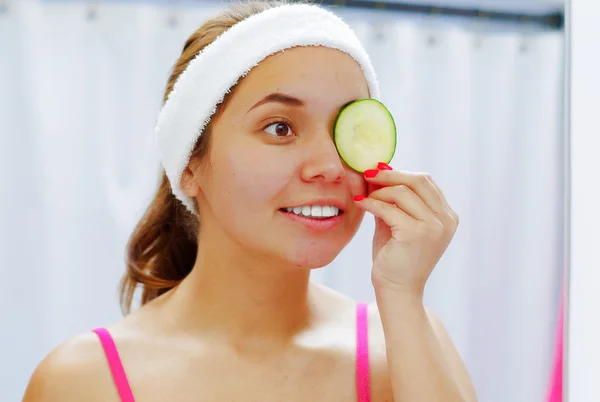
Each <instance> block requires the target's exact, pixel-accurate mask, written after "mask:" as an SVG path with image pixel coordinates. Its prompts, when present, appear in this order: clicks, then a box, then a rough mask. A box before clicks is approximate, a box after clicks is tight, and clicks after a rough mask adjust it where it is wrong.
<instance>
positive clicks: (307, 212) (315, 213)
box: [285, 205, 340, 218]
mask: <svg viewBox="0 0 600 402" xmlns="http://www.w3.org/2000/svg"><path fill="white" fill-rule="evenodd" d="M285 210H286V211H287V212H292V213H294V214H296V215H302V216H310V217H313V218H331V217H333V216H337V215H338V214H339V212H340V210H339V208H337V207H334V206H331V205H325V206H321V205H305V206H302V207H294V208H286V209H285Z"/></svg>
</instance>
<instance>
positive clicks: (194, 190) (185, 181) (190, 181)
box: [181, 165, 200, 198]
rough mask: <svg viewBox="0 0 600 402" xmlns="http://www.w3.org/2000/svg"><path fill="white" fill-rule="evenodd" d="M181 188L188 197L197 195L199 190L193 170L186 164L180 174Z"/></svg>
mask: <svg viewBox="0 0 600 402" xmlns="http://www.w3.org/2000/svg"><path fill="white" fill-rule="evenodd" d="M181 189H182V190H183V192H184V193H185V195H187V196H188V197H190V198H195V197H196V196H198V193H199V191H200V186H199V185H198V183H197V182H196V180H195V175H194V172H193V170H192V169H191V168H190V166H189V165H188V166H187V167H186V168H185V170H184V171H183V174H182V175H181Z"/></svg>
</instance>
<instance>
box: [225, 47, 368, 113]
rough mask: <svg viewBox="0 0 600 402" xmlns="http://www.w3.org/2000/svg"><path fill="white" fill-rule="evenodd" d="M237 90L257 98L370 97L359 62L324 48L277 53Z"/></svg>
mask: <svg viewBox="0 0 600 402" xmlns="http://www.w3.org/2000/svg"><path fill="white" fill-rule="evenodd" d="M238 86H239V88H237V90H236V92H237V93H238V94H239V95H240V96H242V97H244V98H252V99H254V98H256V100H257V101H258V99H260V98H262V97H264V96H266V95H268V94H269V93H284V94H289V95H291V96H294V97H297V98H300V99H302V100H303V101H306V102H311V101H312V100H318V99H322V98H323V97H324V96H333V97H340V98H363V97H368V95H369V90H368V86H367V82H366V80H365V77H364V75H363V72H362V69H361V68H360V66H359V64H358V63H357V62H356V61H355V60H354V59H353V58H352V57H351V56H349V55H348V54H346V53H343V52H341V51H339V50H336V49H330V48H325V47H317V46H311V47H297V48H292V49H288V50H286V51H284V52H279V53H277V54H274V55H272V56H270V57H268V58H266V59H265V60H263V61H262V62H261V63H259V64H258V65H257V66H256V67H254V68H253V69H252V70H251V71H250V72H249V73H248V75H247V76H246V77H245V78H244V79H243V80H242V81H241V82H240V83H239V85H238Z"/></svg>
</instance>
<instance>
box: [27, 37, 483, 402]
mask: <svg viewBox="0 0 600 402" xmlns="http://www.w3.org/2000/svg"><path fill="white" fill-rule="evenodd" d="M272 93H283V94H286V95H288V96H291V97H293V98H296V99H299V100H301V101H302V105H291V104H283V103H281V102H268V103H264V104H262V105H259V106H256V107H254V105H256V104H257V102H259V101H260V100H261V99H264V97H265V96H267V95H269V94H272ZM368 96H369V91H368V88H367V85H366V82H365V80H364V77H363V74H362V71H361V70H360V67H359V66H358V65H357V64H356V63H355V62H354V60H353V59H352V58H350V57H349V56H348V55H346V54H343V53H341V52H339V51H336V50H332V49H325V48H318V47H310V48H295V49H291V50H288V51H286V52H284V53H279V54H277V55H274V56H272V57H269V58H268V59H266V60H265V61H263V62H262V63H261V64H259V66H257V67H256V68H255V69H253V70H252V71H251V72H250V74H248V76H247V77H246V78H245V79H244V80H242V81H241V82H240V84H239V85H238V87H237V88H236V91H235V93H234V95H233V96H232V98H231V100H230V102H229V103H228V105H227V107H226V108H225V110H224V112H223V113H222V114H221V115H220V116H219V118H217V119H216V120H214V122H213V137H212V139H213V141H212V144H211V151H210V155H209V161H208V163H202V162H201V161H192V163H190V166H189V168H188V169H187V170H186V172H185V174H184V178H183V182H182V183H183V186H184V189H185V191H186V193H187V194H188V195H189V196H192V197H195V198H196V199H197V201H198V206H199V211H200V216H201V221H202V225H201V231H200V234H199V252H198V258H197V261H196V264H195V266H194V269H193V270H192V273H191V274H190V275H189V276H188V277H187V278H186V279H185V280H184V281H183V282H182V283H181V284H180V285H179V286H178V287H176V288H175V289H173V290H172V291H170V292H168V293H167V294H165V295H163V296H162V297H160V298H158V299H156V300H154V301H152V302H150V303H149V304H147V305H145V306H144V307H142V308H141V309H139V310H138V311H136V312H134V313H132V314H130V315H129V316H127V317H125V318H124V319H122V320H120V321H118V322H116V323H114V324H113V325H110V326H109V327H108V330H109V331H110V332H111V334H112V335H113V337H114V339H115V342H116V345H117V348H118V349H119V353H120V354H121V358H122V361H123V364H124V367H125V370H126V372H127V375H128V378H129V381H130V384H131V387H132V390H133V393H134V395H135V397H136V400H137V401H141V402H153V401H157V402H158V401H161V402H162V401H165V400H170V401H174V402H185V401H190V402H192V401H199V400H201V401H209V402H210V401H219V402H222V401H244V402H246V401H257V402H258V401H261V402H269V401H273V402H275V401H286V402H287V401H315V402H318V401H327V402H332V401H355V400H356V389H355V336H356V332H355V331H356V323H355V305H356V304H355V302H354V301H353V300H351V299H350V298H348V297H346V296H344V295H341V294H339V293H337V292H335V291H333V290H330V289H327V288H325V287H323V286H321V285H318V284H316V283H314V282H311V281H310V278H309V277H310V270H311V269H313V268H318V267H322V266H325V265H327V264H328V263H330V262H331V261H332V260H333V259H334V258H335V257H336V256H337V255H338V254H339V252H340V251H341V250H342V249H343V247H345V246H346V245H347V244H348V242H349V241H350V240H351V239H352V237H353V236H354V234H355V233H356V231H357V230H358V227H359V225H360V223H361V222H362V219H363V216H364V210H363V209H362V208H360V207H359V206H358V205H356V203H355V202H354V201H353V197H354V196H355V195H357V194H365V193H366V192H367V182H366V181H365V179H364V178H363V176H362V175H361V174H359V173H356V172H354V171H353V170H351V169H350V168H349V167H348V166H346V165H344V164H343V163H342V162H341V160H340V158H339V156H338V155H337V152H336V149H335V146H334V144H333V142H332V140H331V126H332V123H333V120H334V119H335V116H336V115H337V113H338V111H339V110H340V108H341V107H342V106H343V105H345V104H346V103H348V102H350V101H352V100H355V99H361V98H366V97H368ZM278 122H282V123H281V124H283V125H281V124H279V125H278ZM285 124H287V125H288V126H287V129H286V128H285ZM288 129H289V130H288ZM286 130H287V131H286ZM288 131H289V132H288ZM280 134H283V135H280ZM288 134H289V135H288ZM291 134H293V135H291ZM320 197H327V198H329V199H333V200H335V201H336V202H338V203H340V204H341V205H342V209H343V210H344V215H343V220H342V222H341V223H340V224H339V225H338V226H336V227H335V228H333V229H331V230H328V231H324V232H318V233H317V232H314V231H310V230H308V229H306V228H304V227H301V226H300V225H298V224H297V223H295V222H293V221H290V220H289V219H288V218H286V217H285V216H283V215H281V213H280V212H279V209H280V208H283V207H289V206H297V205H311V204H316V202H312V201H314V200H316V199H319V198H320ZM351 272H352V267H348V273H349V274H351ZM389 289H391V288H389ZM389 289H386V290H385V291H384V290H382V291H380V292H378V302H379V303H384V304H385V305H386V306H389V305H390V303H391V302H392V299H393V302H394V303H396V304H397V305H398V308H399V309H402V307H403V306H406V310H402V311H406V313H400V314H399V317H400V318H401V319H402V320H403V321H404V322H405V323H408V325H410V323H414V324H415V325H414V326H415V328H418V327H419V326H420V325H421V324H423V323H424V324H423V325H425V326H426V329H424V330H423V331H429V330H431V331H432V333H433V334H435V335H434V336H435V344H436V348H438V349H439V351H440V352H439V353H438V355H436V357H440V358H441V359H443V360H444V361H445V362H446V363H445V364H446V366H445V367H446V370H447V371H448V372H450V373H451V376H448V378H450V377H451V378H452V379H451V380H448V382H447V384H448V385H445V384H442V385H440V387H447V388H440V391H439V392H446V390H451V391H452V392H454V391H456V395H460V396H461V398H462V399H448V400H466V401H472V400H475V396H474V391H473V389H472V384H471V382H470V379H469V377H468V374H467V373H466V370H465V368H464V365H463V363H462V361H461V359H460V357H459V356H458V354H457V352H456V350H455V348H454V346H453V344H452V341H451V340H450V338H449V337H448V335H447V333H446V331H445V330H444V328H443V326H442V325H441V323H439V320H437V318H436V317H435V316H434V315H433V314H432V313H431V312H428V311H426V310H423V311H426V316H425V321H423V320H422V318H423V316H422V315H420V313H419V312H420V311H421V310H420V308H414V309H413V308H412V305H413V302H414V300H416V299H414V298H412V297H406V298H405V299H406V303H404V302H401V303H400V304H398V300H400V298H399V297H397V294H396V293H394V292H392V291H389ZM387 300H390V302H388V301H387ZM389 311H390V309H386V310H385V314H382V315H381V316H380V314H379V309H378V305H377V304H373V305H371V306H370V309H369V337H370V338H369V348H370V349H369V353H370V368H371V391H372V400H373V401H374V402H378V401H394V393H395V394H396V398H397V400H402V398H400V397H399V396H402V393H401V392H402V391H400V393H398V392H399V391H393V389H394V388H398V384H402V381H404V378H403V377H402V376H403V375H405V374H403V373H402V372H403V371H406V370H404V368H402V367H400V366H399V364H400V363H399V362H400V361H401V360H402V359H398V358H397V357H394V358H393V361H394V363H395V366H394V367H396V369H395V370H396V371H395V373H399V374H394V375H395V377H394V378H391V377H390V370H389V369H388V367H390V365H389V364H388V360H389V357H390V356H391V355H390V353H392V354H393V355H394V356H397V355H398V353H399V352H398V351H402V350H405V349H406V350H409V349H410V348H408V346H410V344H409V343H408V342H416V343H415V345H416V346H423V345H422V344H418V342H420V341H418V340H411V339H409V335H411V334H410V332H409V333H408V335H407V337H406V340H397V341H390V340H389V339H388V342H387V346H388V348H386V333H385V332H384V327H387V328H388V329H387V338H390V337H392V338H396V337H397V336H396V334H397V332H394V331H396V330H395V328H394V325H391V324H388V325H387V326H386V325H383V324H382V316H383V317H384V321H385V317H386V316H388V315H390V314H389ZM387 322H389V321H387ZM423 333H425V332H423ZM413 335H415V336H413V338H414V339H417V338H418V336H416V335H418V333H417V332H414V333H413ZM390 342H392V343H393V342H395V346H394V348H391V349H390V348H389V346H390ZM388 349H390V350H391V351H388ZM416 350H418V347H417V348H416ZM427 353H429V352H427ZM436 353H437V352H436ZM406 356H409V354H406ZM410 358H412V357H410ZM407 364H410V362H409V363H407ZM416 366H417V367H418V366H419V365H418V364H417V365H416ZM406 367H409V366H408V365H407V366H406ZM406 372H408V371H406ZM418 374H419V373H418V372H417V377H416V378H415V379H414V381H415V388H418V387H419V384H420V383H421V382H422V387H423V388H426V387H427V386H428V385H427V381H426V378H419V375H418ZM394 384H395V385H394ZM449 387H451V388H449ZM411 392H412V391H411ZM406 395H411V394H406ZM423 395H427V394H423ZM82 400H85V401H90V402H94V401H103V402H110V401H115V402H116V401H119V398H118V395H117V392H116V389H115V386H114V383H113V381H112V378H111V375H110V372H109V370H108V366H107V363H106V358H105V356H104V354H103V352H102V349H101V347H100V344H99V341H98V339H97V337H96V335H95V334H93V333H86V334H81V335H78V336H76V337H74V338H73V339H70V340H68V341H66V342H65V343H64V344H62V345H60V346H59V347H58V348H56V349H55V350H54V351H52V352H51V353H50V354H49V355H48V356H47V357H46V358H45V359H44V360H43V361H42V362H41V363H40V365H39V366H38V367H37V368H36V370H35V372H34V373H33V376H32V378H31V381H30V384H29V386H28V389H27V390H26V394H25V397H24V402H37V401H45V402H54V401H61V402H70V401H78V402H79V401H82ZM413 400H416V399H413ZM430 400H431V399H430Z"/></svg>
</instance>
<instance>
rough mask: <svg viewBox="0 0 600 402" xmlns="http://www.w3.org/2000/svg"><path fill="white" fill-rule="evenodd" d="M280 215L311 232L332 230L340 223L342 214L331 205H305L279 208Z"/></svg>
mask: <svg viewBox="0 0 600 402" xmlns="http://www.w3.org/2000/svg"><path fill="white" fill-rule="evenodd" d="M279 211H280V212H281V213H282V215H283V216H284V217H286V218H288V219H289V220H290V221H292V222H295V223H297V224H300V225H301V226H303V227H304V228H307V229H309V230H311V231H316V232H322V231H326V230H330V229H333V228H334V227H336V226H337V225H338V224H339V223H340V222H341V221H342V215H343V214H344V212H343V211H342V210H341V209H339V208H338V207H334V206H332V205H305V206H298V207H288V208H281V209H280V210H279Z"/></svg>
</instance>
